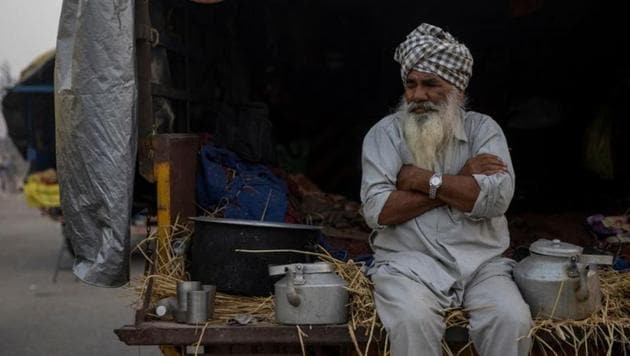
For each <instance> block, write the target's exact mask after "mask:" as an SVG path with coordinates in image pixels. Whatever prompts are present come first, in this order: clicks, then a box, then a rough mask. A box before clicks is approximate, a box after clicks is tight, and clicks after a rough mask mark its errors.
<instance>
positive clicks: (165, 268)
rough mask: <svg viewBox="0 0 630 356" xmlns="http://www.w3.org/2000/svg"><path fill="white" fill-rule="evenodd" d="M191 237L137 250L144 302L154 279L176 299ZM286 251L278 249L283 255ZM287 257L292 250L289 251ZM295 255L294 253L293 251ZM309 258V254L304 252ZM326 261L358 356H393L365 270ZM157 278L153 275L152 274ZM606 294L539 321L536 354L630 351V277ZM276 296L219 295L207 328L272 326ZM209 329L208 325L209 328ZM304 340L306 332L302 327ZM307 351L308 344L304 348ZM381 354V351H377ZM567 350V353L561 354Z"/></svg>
mask: <svg viewBox="0 0 630 356" xmlns="http://www.w3.org/2000/svg"><path fill="white" fill-rule="evenodd" d="M191 235H192V230H191V229H190V228H188V227H186V226H184V225H180V224H176V225H174V226H171V227H169V228H168V229H167V236H168V239H165V240H166V241H165V242H163V241H162V240H160V239H158V238H157V236H156V234H152V235H151V236H150V237H149V238H147V239H146V240H145V241H144V242H143V243H141V244H140V245H139V246H138V247H137V248H138V249H139V250H140V251H141V252H142V253H143V254H144V256H145V258H147V261H148V263H149V264H150V265H153V264H155V266H153V268H152V269H149V272H147V273H146V274H145V275H144V276H143V277H142V278H141V280H138V281H136V283H135V287H134V288H135V290H136V292H137V293H138V295H139V296H140V298H139V300H142V299H143V296H144V294H145V293H146V290H147V285H148V282H149V280H153V287H152V293H151V296H150V301H151V303H155V302H157V301H158V300H159V299H161V298H164V297H167V296H174V295H175V294H176V285H177V281H178V280H186V279H188V276H187V275H186V272H185V270H184V259H183V257H182V256H180V255H178V253H177V252H176V251H177V250H178V247H181V246H185V244H186V243H187V241H188V240H189V239H190V237H191ZM148 246H152V247H151V250H153V251H156V252H157V253H156V254H155V255H157V257H155V255H154V258H153V259H151V258H150V257H149V255H148V253H147V250H148ZM280 251H282V250H274V251H273V252H280ZM241 252H243V253H268V252H271V251H241ZM287 252H288V250H287ZM293 252H295V251H293ZM303 253H308V252H303ZM315 255H317V256H318V257H319V258H320V259H321V260H323V261H325V262H329V263H332V264H334V265H335V266H336V269H337V274H338V275H339V276H340V277H341V278H343V279H344V280H345V281H346V282H347V283H348V290H349V292H350V305H349V308H350V309H349V320H348V331H349V334H350V336H351V338H352V340H353V342H354V345H355V348H356V352H357V353H358V354H359V355H367V354H368V352H370V353H371V354H373V353H374V352H375V351H376V352H378V353H379V354H382V355H388V354H389V352H388V349H389V347H388V340H387V335H386V333H385V331H384V330H383V328H382V324H381V323H380V320H379V319H378V316H377V314H376V310H375V307H374V299H373V296H372V283H371V281H370V280H369V278H367V277H366V276H365V274H364V273H363V265H362V264H361V263H356V262H353V261H352V260H350V261H347V262H343V261H340V260H337V259H335V258H333V257H332V256H330V255H329V254H328V253H326V252H325V251H323V250H322V253H315ZM151 270H152V271H153V273H150V271H151ZM600 281H601V290H602V305H603V307H602V309H601V310H599V311H598V312H596V313H594V314H593V315H592V316H591V317H589V318H588V319H585V320H579V321H556V320H551V319H543V318H539V319H535V320H534V321H535V325H534V327H533V328H532V329H531V330H530V333H529V336H531V337H532V338H533V340H534V347H533V350H532V351H533V352H536V353H539V354H544V355H564V354H567V351H566V350H567V349H568V350H570V353H573V354H601V352H602V351H604V352H605V353H606V354H607V355H612V354H613V350H615V348H614V346H615V345H620V344H621V345H622V347H621V348H620V349H625V348H626V347H627V346H629V345H630V338H629V337H628V335H627V331H628V328H629V327H630V274H628V273H620V272H616V271H612V270H604V271H601V272H600ZM273 310H274V305H273V298H272V297H267V298H264V297H241V296H234V295H227V294H223V293H217V297H216V302H215V315H214V319H213V320H210V321H208V324H223V323H226V322H228V321H229V320H231V319H233V318H234V317H235V316H237V315H243V314H249V315H252V316H254V317H255V318H256V320H257V321H259V322H269V323H273V322H274V321H273ZM444 315H445V320H446V323H447V327H467V325H468V322H467V319H466V311H465V310H463V309H459V308H458V309H451V310H445V311H444ZM208 324H206V325H208ZM359 330H361V331H362V332H364V333H365V337H367V339H368V341H367V342H366V343H363V344H360V343H359V342H357V339H356V334H355V333H356V332H358V331H359ZM297 331H298V334H299V335H300V340H302V336H304V337H307V335H304V333H303V332H301V330H300V329H299V328H298V330H297ZM302 346H303V347H304V345H303V344H302ZM472 349H473V347H472V343H470V342H469V343H467V344H466V345H464V346H463V347H460V348H459V349H458V350H452V349H451V347H450V346H449V345H448V344H446V343H443V350H444V354H445V355H459V354H462V353H463V352H466V353H470V352H472ZM377 350H378V351H377ZM559 350H565V351H559Z"/></svg>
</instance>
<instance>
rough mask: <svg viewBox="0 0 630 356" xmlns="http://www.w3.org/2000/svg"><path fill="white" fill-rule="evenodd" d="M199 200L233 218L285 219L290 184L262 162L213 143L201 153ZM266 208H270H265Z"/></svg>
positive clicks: (226, 216)
mask: <svg viewBox="0 0 630 356" xmlns="http://www.w3.org/2000/svg"><path fill="white" fill-rule="evenodd" d="M199 155H200V157H199V162H200V169H199V173H198V175H197V203H198V204H199V205H200V206H201V207H202V208H204V209H205V210H207V211H211V212H212V211H215V210H216V209H221V208H222V209H223V210H222V211H221V212H222V216H223V217H224V218H229V219H244V220H261V218H262V217H263V211H264V219H262V220H263V221H273V222H284V217H285V213H286V211H287V185H286V183H285V182H284V181H283V180H282V179H280V178H278V177H276V176H275V175H274V174H273V173H272V172H271V170H270V169H269V168H268V167H267V166H265V165H262V164H257V163H251V162H247V161H244V160H241V159H240V158H239V157H238V156H237V155H236V154H235V153H234V152H232V151H229V150H227V149H224V148H220V147H216V146H215V145H213V144H207V145H205V146H204V147H203V148H202V149H201V151H200V153H199ZM265 207H267V209H266V210H265Z"/></svg>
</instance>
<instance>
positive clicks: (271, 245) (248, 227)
mask: <svg viewBox="0 0 630 356" xmlns="http://www.w3.org/2000/svg"><path fill="white" fill-rule="evenodd" d="M191 220H193V221H195V235H194V238H193V241H192V244H191V261H190V266H189V268H190V274H191V278H192V280H196V281H201V282H203V284H214V285H216V286H217V290H218V291H220V292H224V293H230V294H238V295H247V296H268V295H270V294H273V284H274V282H275V280H273V279H272V278H271V277H269V273H268V266H269V265H280V264H289V263H298V262H302V263H304V262H311V259H312V257H310V256H308V255H305V254H301V253H284V252H283V253H278V252H276V253H246V252H236V251H235V250H237V249H243V250H278V249H290V250H299V251H309V252H313V251H314V249H315V244H316V242H317V237H318V236H319V234H320V230H321V228H320V227H318V226H310V225H297V224H284V223H270V222H260V221H254V220H235V219H217V218H209V217H197V218H191Z"/></svg>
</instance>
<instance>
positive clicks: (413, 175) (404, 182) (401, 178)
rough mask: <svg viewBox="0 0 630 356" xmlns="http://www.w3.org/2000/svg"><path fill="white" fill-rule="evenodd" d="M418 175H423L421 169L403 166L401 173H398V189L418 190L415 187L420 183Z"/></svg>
mask: <svg viewBox="0 0 630 356" xmlns="http://www.w3.org/2000/svg"><path fill="white" fill-rule="evenodd" d="M418 173H421V168H418V167H416V166H412V165H408V164H406V165H404V166H402V168H401V169H400V172H398V178H397V180H396V189H398V190H406V191H412V190H416V189H415V188H414V187H415V185H416V184H417V183H418V179H419V177H418Z"/></svg>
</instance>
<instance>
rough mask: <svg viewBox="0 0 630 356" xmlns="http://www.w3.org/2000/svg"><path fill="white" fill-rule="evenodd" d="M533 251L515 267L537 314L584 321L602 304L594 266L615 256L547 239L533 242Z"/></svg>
mask: <svg viewBox="0 0 630 356" xmlns="http://www.w3.org/2000/svg"><path fill="white" fill-rule="evenodd" d="M529 251H530V252H531V254H530V255H529V256H528V257H526V258H524V259H523V260H522V261H520V262H519V263H518V264H517V265H516V266H515V267H514V280H515V282H516V284H517V285H518V287H519V289H520V291H521V294H522V295H523V299H524V300H525V302H526V303H527V304H529V307H530V310H531V312H532V316H533V317H543V318H553V319H559V320H567V319H570V320H580V319H585V318H588V317H589V316H590V315H591V314H592V313H594V312H595V311H597V310H598V309H599V308H600V307H601V292H600V288H599V278H598V276H597V268H596V267H595V266H593V265H595V264H611V263H612V257H611V256H605V255H601V256H600V255H584V254H582V251H583V249H582V247H580V246H577V245H573V244H570V243H566V242H562V241H560V240H547V239H539V240H538V241H536V242H534V243H532V244H531V245H530V247H529Z"/></svg>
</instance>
